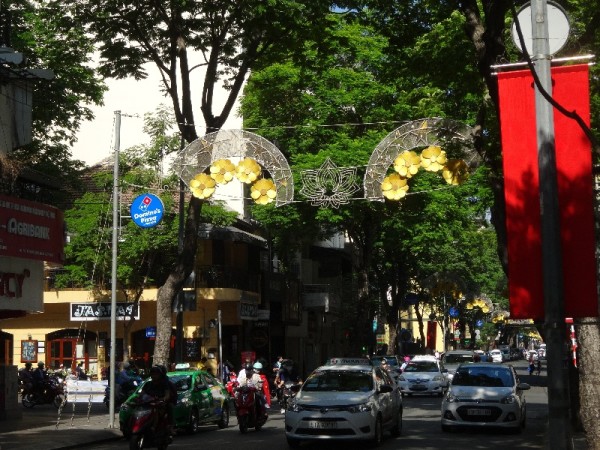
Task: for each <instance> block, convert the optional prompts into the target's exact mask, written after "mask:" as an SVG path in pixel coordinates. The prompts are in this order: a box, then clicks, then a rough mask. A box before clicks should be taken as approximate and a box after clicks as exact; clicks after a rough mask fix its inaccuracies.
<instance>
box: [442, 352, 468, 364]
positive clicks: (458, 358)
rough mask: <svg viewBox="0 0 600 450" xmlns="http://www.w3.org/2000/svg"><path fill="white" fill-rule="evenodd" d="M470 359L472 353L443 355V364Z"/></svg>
mask: <svg viewBox="0 0 600 450" xmlns="http://www.w3.org/2000/svg"><path fill="white" fill-rule="evenodd" d="M472 361H473V355H453V354H450V355H444V364H460V363H464V362H472Z"/></svg>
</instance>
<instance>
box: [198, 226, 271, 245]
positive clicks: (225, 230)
mask: <svg viewBox="0 0 600 450" xmlns="http://www.w3.org/2000/svg"><path fill="white" fill-rule="evenodd" d="M198 237H199V238H200V239H217V240H221V241H235V242H245V243H247V244H250V245H256V246H258V247H262V248H267V240H266V239H265V238H263V237H261V236H258V235H256V234H252V233H248V232H247V231H244V230H240V229H239V228H236V227H233V226H228V227H217V226H214V225H212V224H210V223H202V224H200V226H199V227H198Z"/></svg>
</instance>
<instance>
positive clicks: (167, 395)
mask: <svg viewBox="0 0 600 450" xmlns="http://www.w3.org/2000/svg"><path fill="white" fill-rule="evenodd" d="M142 393H143V394H146V395H148V396H150V397H154V398H155V399H157V400H160V401H162V404H161V406H160V408H161V413H162V414H166V416H167V421H168V423H169V432H170V433H171V434H174V423H173V405H174V404H175V403H176V402H177V390H176V389H175V386H174V385H173V383H172V382H171V381H169V379H168V377H167V369H166V368H164V367H163V366H159V365H154V366H152V368H151V369H150V381H148V382H147V383H145V384H144V386H143V387H142Z"/></svg>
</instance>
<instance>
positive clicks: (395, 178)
mask: <svg viewBox="0 0 600 450" xmlns="http://www.w3.org/2000/svg"><path fill="white" fill-rule="evenodd" d="M407 183H408V181H407V180H406V178H403V177H401V176H400V175H398V174H397V173H393V174H391V175H390V176H388V177H385V178H384V179H383V183H381V191H382V192H383V196H384V197H385V198H387V199H388V200H400V199H401V198H402V197H404V196H405V195H406V191H408V184H407Z"/></svg>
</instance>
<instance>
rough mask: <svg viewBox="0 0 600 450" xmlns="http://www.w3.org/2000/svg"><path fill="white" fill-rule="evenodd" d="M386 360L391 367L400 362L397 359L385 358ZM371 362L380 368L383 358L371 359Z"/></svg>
mask: <svg viewBox="0 0 600 450" xmlns="http://www.w3.org/2000/svg"><path fill="white" fill-rule="evenodd" d="M385 360H386V361H387V363H388V364H389V365H390V366H397V365H398V360H397V359H396V358H385ZM371 361H372V362H373V365H374V366H380V365H381V363H382V361H383V358H371Z"/></svg>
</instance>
